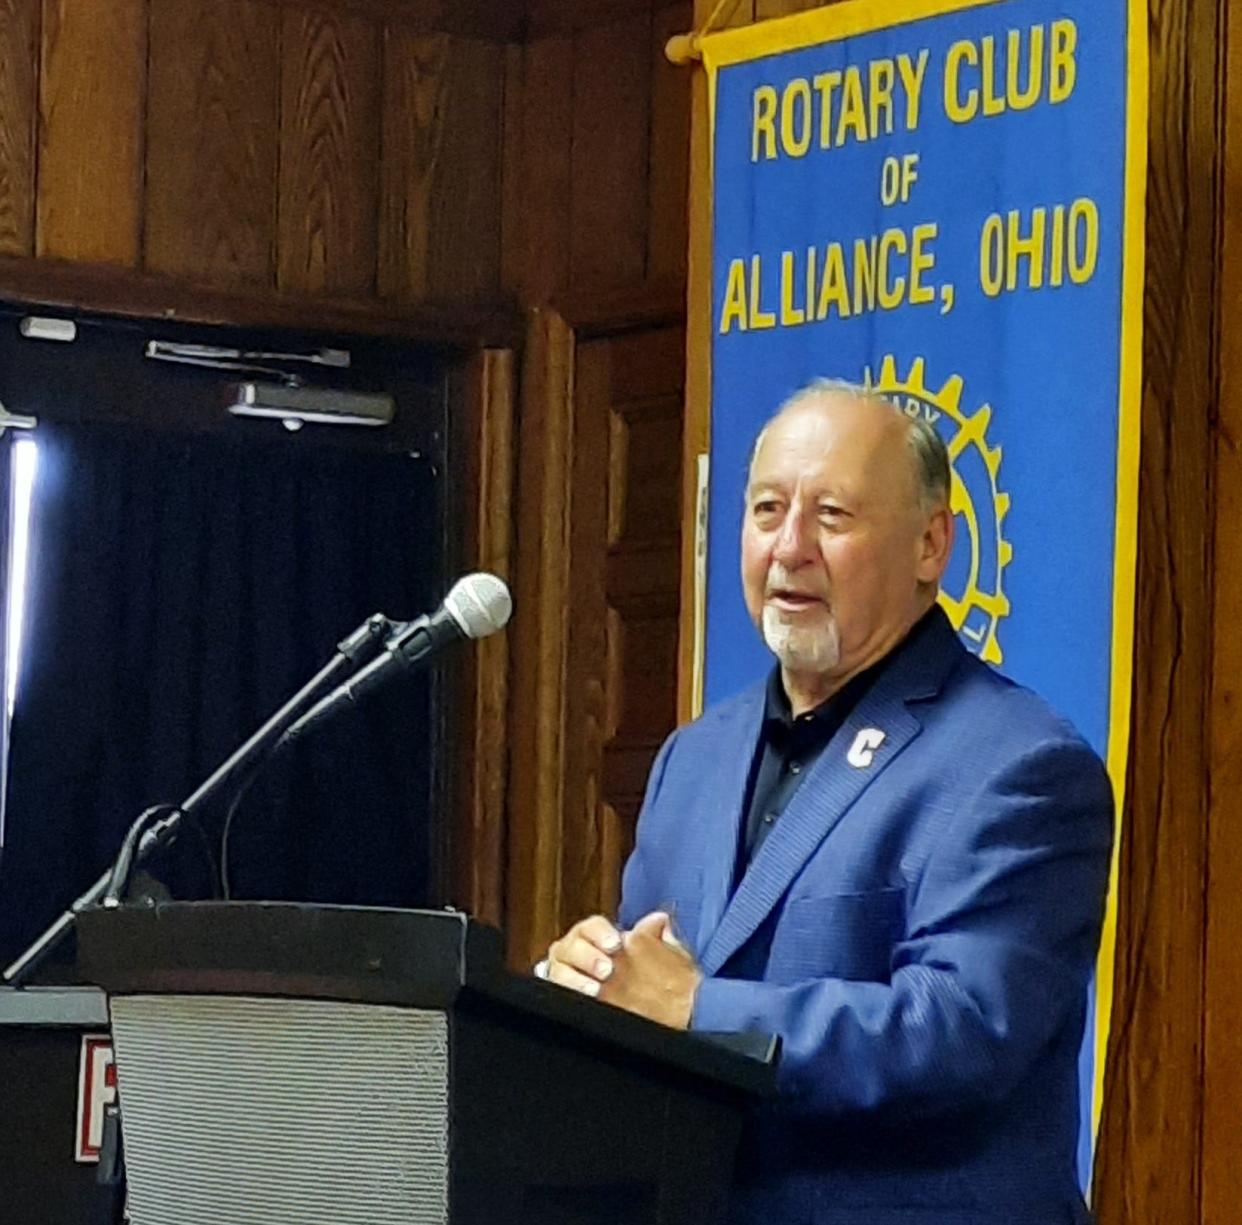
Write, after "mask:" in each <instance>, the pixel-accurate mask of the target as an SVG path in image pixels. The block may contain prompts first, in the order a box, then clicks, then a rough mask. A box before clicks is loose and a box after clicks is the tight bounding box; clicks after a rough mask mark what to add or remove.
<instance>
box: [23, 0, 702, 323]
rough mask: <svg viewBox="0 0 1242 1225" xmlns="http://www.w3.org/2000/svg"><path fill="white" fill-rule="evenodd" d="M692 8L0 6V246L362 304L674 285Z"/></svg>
mask: <svg viewBox="0 0 1242 1225" xmlns="http://www.w3.org/2000/svg"><path fill="white" fill-rule="evenodd" d="M690 18H691V3H690V0H670V2H667V3H666V2H664V0H592V2H591V3H584V4H577V5H575V4H564V3H551V2H548V0H531V3H530V4H529V5H524V4H516V3H505V2H504V0H471V2H470V3H460V2H457V3H452V4H449V3H436V2H434V0H343V2H342V3H338V4H332V3H326V2H325V0H112V2H110V3H109V4H106V5H104V4H88V3H84V2H83V0H0V256H10V257H16V258H17V259H18V260H22V259H25V260H38V261H57V269H58V271H57V275H58V276H61V277H62V278H63V276H64V268H65V266H66V265H68V266H71V267H79V266H84V265H90V266H101V265H102V266H107V267H110V268H112V269H114V270H115V271H116V272H117V273H121V272H130V273H135V274H142V275H145V276H148V277H153V278H156V279H157V280H162V281H166V282H172V283H177V284H183V285H189V286H196V287H200V288H202V289H204V290H207V289H215V290H220V289H227V290H234V291H237V292H238V293H243V294H246V295H248V296H249V299H250V300H251V301H253V300H254V299H255V298H261V299H262V298H268V299H271V300H272V301H277V300H290V299H292V300H305V299H310V300H313V301H322V302H331V303H343V304H351V305H355V306H356V305H357V304H359V303H361V304H371V305H373V306H374V307H375V308H376V310H375V313H376V314H377V315H378V314H380V313H383V311H384V310H385V308H386V309H387V312H388V313H389V314H390V315H391V314H394V313H397V312H398V311H399V310H400V308H401V307H403V306H409V305H410V304H418V303H436V304H456V305H463V304H465V305H469V304H478V303H486V302H494V301H496V300H498V299H502V298H520V299H522V300H525V301H527V302H538V301H544V300H546V299H547V297H548V296H549V295H551V294H553V293H557V292H561V291H564V290H566V289H568V288H570V287H572V288H574V289H575V290H576V291H592V290H595V289H601V290H612V289H617V288H620V287H632V286H634V285H638V284H643V283H647V282H662V281H664V282H666V281H667V280H668V279H670V278H682V277H684V272H685V247H686V208H685V201H686V191H687V177H688V176H687V163H686V153H685V151H686V149H687V147H688V141H689V81H688V74H686V73H685V72H684V71H680V70H678V69H676V68H674V67H672V66H671V65H669V64H668V63H667V62H666V61H665V59H664V56H663V45H664V42H665V41H666V39H667V38H668V37H669V36H670V35H671V34H673V33H676V32H678V31H680V30H683V29H686V28H688V26H689V24H690ZM523 36H525V41H522V39H523ZM6 268H7V269H8V272H9V275H7V276H6ZM32 279H37V278H32V277H31V275H30V270H29V269H28V268H26V267H23V266H21V265H20V264H14V263H13V262H12V261H3V262H0V293H4V292H7V293H10V294H12V295H14V296H18V295H20V294H21V293H22V291H23V290H26V289H28V288H29V285H30V283H31V281H32ZM55 283H58V282H54V284H55ZM112 283H113V284H114V285H115V284H121V285H124V284H126V282H125V280H124V278H123V277H120V278H119V279H118V277H117V276H114V277H113V281H112ZM147 287H148V288H149V284H148V286H147ZM138 296H140V297H141V296H143V295H142V294H141V293H139V294H138ZM52 297H55V292H54V290H53V291H49V298H52ZM112 297H113V298H116V297H118V295H117V294H115V293H114V294H113V295H112ZM103 305H105V306H106V307H108V308H115V306H116V302H115V301H113V302H108V303H105V304H103Z"/></svg>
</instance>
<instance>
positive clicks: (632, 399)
mask: <svg viewBox="0 0 1242 1225" xmlns="http://www.w3.org/2000/svg"><path fill="white" fill-rule="evenodd" d="M684 349H685V328H684V324H683V322H682V319H681V313H680V295H678V297H677V300H676V305H675V307H674V308H673V309H667V308H665V309H663V310H662V312H652V314H651V315H649V316H643V317H640V318H638V319H635V318H634V317H633V315H632V314H631V315H627V314H625V313H624V312H620V313H619V314H618V315H617V317H616V322H615V323H614V322H612V321H610V320H609V318H608V316H607V315H606V314H603V313H602V312H600V313H597V314H596V315H595V316H594V317H593V318H591V319H589V320H588V321H586V322H583V321H582V320H578V321H575V320H574V318H573V316H572V314H570V313H568V312H567V313H566V314H564V315H562V314H560V313H557V312H554V311H550V312H546V313H543V314H541V315H540V316H538V317H537V318H536V320H535V323H534V325H533V327H532V335H531V337H530V340H529V343H528V346H527V350H526V354H525V371H524V379H523V421H522V445H521V448H520V452H519V465H520V471H519V482H518V483H519V491H518V499H519V509H518V531H517V537H518V546H517V566H516V578H517V583H516V596H517V599H516V609H515V616H514V633H513V643H514V647H513V650H514V666H513V699H512V703H511V706H510V788H509V799H510V803H509V839H508V860H507V864H506V874H505V875H506V897H505V907H504V910H505V920H506V926H507V928H508V934H509V943H510V955H511V958H512V961H513V963H514V964H515V965H521V964H523V963H529V962H530V961H532V960H534V959H535V958H536V957H538V956H540V955H542V951H543V950H544V949H545V948H546V947H547V944H548V942H549V941H550V940H551V939H553V938H555V937H556V936H557V935H559V934H560V932H561V931H563V930H564V929H565V928H566V927H567V926H568V925H569V924H570V923H572V922H574V921H575V920H577V919H579V918H581V917H583V916H584V915H587V914H591V913H593V912H596V911H602V912H604V913H611V912H613V911H614V910H615V908H616V905H617V900H618V897H619V887H620V877H621V868H622V866H623V864H624V862H625V858H626V856H627V855H628V854H629V852H630V849H631V847H632V846H633V841H634V825H635V821H636V818H637V816H638V811H639V808H640V806H641V803H642V797H643V789H644V787H645V784H646V778H647V771H648V769H649V768H650V765H651V761H652V759H653V758H654V756H655V754H656V751H657V750H658V749H659V747H660V743H661V741H662V740H663V739H664V737H665V736H667V735H668V733H669V732H670V731H671V730H672V729H673V727H674V725H675V724H676V719H677V643H678V617H679V611H680V604H679V582H680V548H681V518H682V509H681V497H682V494H681V466H682V417H683V411H682V402H683V392H684V384H685V357H684Z"/></svg>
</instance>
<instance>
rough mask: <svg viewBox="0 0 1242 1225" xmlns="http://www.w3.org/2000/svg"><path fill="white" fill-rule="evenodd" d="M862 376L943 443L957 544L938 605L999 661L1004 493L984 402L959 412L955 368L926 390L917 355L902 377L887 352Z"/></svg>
mask: <svg viewBox="0 0 1242 1225" xmlns="http://www.w3.org/2000/svg"><path fill="white" fill-rule="evenodd" d="M863 381H864V384H865V385H866V386H867V387H868V388H870V389H871V390H873V391H877V392H879V393H880V394H881V395H883V396H886V397H887V398H888V399H890V400H892V401H893V403H894V404H896V405H897V406H898V407H899V408H901V409H902V410H903V411H904V412H905V413H907V414H908V415H910V416H918V417H922V418H923V419H924V420H928V421H931V422H932V423H933V425H934V426H935V428H936V430H937V432H938V433H939V434H940V436H941V438H943V439H944V441H945V445H946V446H947V447H948V449H949V461H950V465H951V469H952V479H951V489H950V492H949V507H950V509H951V510H952V512H953V515H954V518H955V519H956V520H957V544H956V547H955V548H954V550H953V557H952V559H951V560H950V563H949V569H948V570H947V571H946V572H945V576H944V579H943V581H942V583H941V591H940V603H941V606H942V607H943V608H944V610H945V612H946V613H947V614H948V616H949V620H950V621H951V622H952V624H953V628H954V629H955V630H957V632H958V633H959V634H960V635H961V636H962V638H963V640H964V641H965V642H966V645H967V646H968V647H969V648H970V649H971V650H972V651H974V653H975V654H976V655H978V656H979V657H980V658H981V659H984V660H986V661H987V662H988V663H991V664H999V663H1001V662H1002V660H1003V658H1004V655H1003V653H1002V651H1001V646H1000V638H999V632H998V631H999V628H1000V623H1001V621H1002V620H1003V619H1004V618H1005V617H1006V616H1008V615H1009V599H1008V597H1007V596H1006V595H1005V592H1004V588H1003V585H1002V578H1003V575H1004V570H1005V567H1006V566H1007V565H1008V564H1009V562H1010V560H1011V559H1012V557H1013V548H1012V546H1011V545H1010V544H1009V542H1008V541H1007V540H1006V539H1005V537H1004V533H1003V528H1004V522H1005V516H1006V515H1007V514H1008V513H1009V495H1008V494H1007V493H1004V492H1002V491H1001V488H1000V484H999V475H1000V465H1001V449H1000V447H999V446H989V445H988V438H987V430H988V425H989V424H990V422H991V419H992V407H991V405H989V404H984V405H983V406H982V407H980V408H978V409H976V410H975V411H974V412H973V413H972V414H971V415H970V416H967V415H966V414H965V413H964V412H963V411H962V388H963V382H962V379H961V377H960V376H959V375H956V374H955V375H952V376H951V377H950V378H948V379H947V380H946V381H945V382H944V383H943V384H942V385H941V386H940V387H939V388H938V389H936V390H934V391H933V390H930V389H929V388H928V387H927V385H926V383H925V372H924V363H923V359H922V358H921V357H920V358H916V359H915V361H914V363H913V364H912V365H911V366H910V371H909V373H908V374H907V375H906V376H905V378H904V379H903V378H899V377H898V374H897V362H896V359H895V358H894V357H893V356H892V355H891V354H890V355H889V356H887V357H885V358H884V360H883V361H882V362H881V363H880V371H879V374H878V375H876V374H875V373H874V372H873V371H872V370H871V369H870V368H869V367H868V369H867V371H866V374H865V377H864V380H863ZM964 544H968V545H969V556H967V555H966V553H967V550H966V549H965V548H963V545H964Z"/></svg>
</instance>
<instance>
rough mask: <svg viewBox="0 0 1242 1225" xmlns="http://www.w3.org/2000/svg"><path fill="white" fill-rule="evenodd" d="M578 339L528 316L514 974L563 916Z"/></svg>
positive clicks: (518, 615)
mask: <svg viewBox="0 0 1242 1225" xmlns="http://www.w3.org/2000/svg"><path fill="white" fill-rule="evenodd" d="M573 354H574V334H573V332H572V330H571V329H570V328H569V327H568V326H567V325H566V323H565V321H564V320H563V319H562V318H561V317H560V316H559V315H558V314H557V313H556V312H555V311H552V310H548V309H536V310H534V311H532V312H531V319H530V328H529V331H528V334H527V339H526V346H525V349H524V352H523V357H522V422H521V439H520V442H519V446H518V474H517V493H518V502H517V540H518V554H517V562H516V569H515V574H514V578H515V580H516V581H515V584H514V601H513V604H514V614H513V622H512V626H511V629H510V638H511V649H512V651H513V680H512V684H513V694H514V700H513V703H512V706H511V708H510V718H509V744H510V751H509V760H510V778H509V796H510V800H509V818H510V821H509V846H508V851H509V855H508V867H507V875H506V889H505V913H506V920H507V921H506V925H505V926H506V930H507V933H508V937H509V962H510V964H511V965H512V966H514V967H515V968H521V967H529V966H530V965H532V964H533V963H534V962H535V961H537V960H538V959H539V958H540V957H542V956H543V952H544V950H545V949H546V948H547V946H548V943H549V941H551V940H553V939H555V938H556V937H557V936H558V935H559V934H560V932H561V930H562V915H563V914H564V912H565V909H566V907H565V905H564V901H565V899H564V882H563V880H562V876H561V854H562V848H563V847H564V837H563V834H564V831H563V828H562V820H563V813H564V795H563V791H564V784H565V768H564V766H565V761H564V755H565V744H564V739H563V736H562V729H563V726H564V702H565V693H566V658H567V647H568V611H567V610H568V596H569V539H568V490H569V485H570V474H571V473H572V464H573V430H572V398H571V396H572V393H571V387H572V383H573Z"/></svg>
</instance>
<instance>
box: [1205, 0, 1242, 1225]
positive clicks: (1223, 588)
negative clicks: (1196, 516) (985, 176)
mask: <svg viewBox="0 0 1242 1225" xmlns="http://www.w3.org/2000/svg"><path fill="white" fill-rule="evenodd" d="M1223 15H1224V17H1225V19H1226V21H1227V22H1228V24H1229V29H1228V31H1227V36H1226V37H1225V38H1224V39H1223V40H1222V44H1223V45H1224V46H1225V47H1226V48H1227V59H1226V62H1225V95H1226V96H1225V107H1224V112H1225V122H1224V125H1223V133H1222V139H1223V141H1224V150H1223V159H1224V194H1223V209H1222V212H1221V226H1222V229H1221V260H1220V273H1221V295H1220V306H1219V311H1220V316H1219V323H1218V329H1217V330H1218V335H1219V337H1220V364H1221V370H1220V394H1219V396H1218V397H1217V405H1216V413H1217V416H1216V421H1215V423H1214V424H1215V428H1214V443H1215V479H1214V482H1213V488H1214V491H1215V506H1214V508H1213V510H1214V514H1215V530H1214V532H1213V558H1212V566H1211V570H1212V574H1213V575H1214V582H1215V590H1214V592H1213V600H1212V605H1213V607H1212V689H1211V713H1212V731H1211V744H1210V759H1209V764H1208V777H1209V780H1210V788H1211V791H1210V801H1209V802H1210V806H1209V841H1208V882H1207V884H1208V907H1207V923H1208V926H1207V959H1206V963H1205V967H1204V990H1203V994H1204V1013H1205V1016H1204V1032H1203V1042H1204V1052H1203V1062H1204V1077H1203V1192H1202V1198H1203V1217H1202V1225H1231V1222H1232V1221H1233V1220H1234V1219H1235V1218H1236V1217H1237V1214H1238V1205H1239V1204H1240V1203H1242V1162H1239V1161H1238V1151H1237V1149H1238V1135H1239V1131H1240V1127H1242V1125H1240V1117H1242V1116H1240V1113H1239V1111H1240V1108H1239V1103H1240V1102H1242V1025H1239V1024H1238V1017H1239V1016H1242V959H1240V958H1239V955H1238V932H1239V931H1242V892H1239V890H1238V887H1237V883H1238V881H1239V880H1242V718H1239V712H1242V634H1239V633H1238V610H1239V609H1242V543H1240V541H1239V537H1238V533H1237V525H1238V524H1239V523H1242V84H1240V82H1242V77H1240V76H1239V74H1240V73H1242V37H1240V35H1242V21H1240V20H1239V15H1238V13H1237V12H1236V10H1235V11H1233V12H1230V10H1229V8H1228V7H1226V8H1225V10H1224V14H1223Z"/></svg>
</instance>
